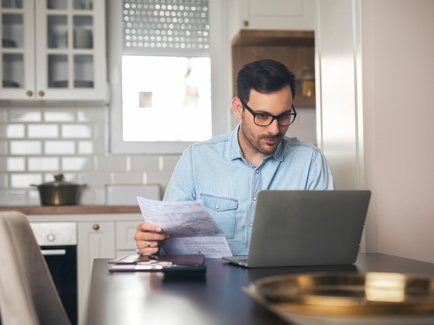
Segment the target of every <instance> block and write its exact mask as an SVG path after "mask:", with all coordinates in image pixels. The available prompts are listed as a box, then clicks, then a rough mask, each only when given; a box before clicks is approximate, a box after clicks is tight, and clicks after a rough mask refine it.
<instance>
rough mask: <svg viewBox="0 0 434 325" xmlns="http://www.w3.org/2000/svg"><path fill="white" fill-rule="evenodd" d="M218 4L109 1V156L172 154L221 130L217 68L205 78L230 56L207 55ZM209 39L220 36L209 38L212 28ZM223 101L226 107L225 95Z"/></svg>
mask: <svg viewBox="0 0 434 325" xmlns="http://www.w3.org/2000/svg"><path fill="white" fill-rule="evenodd" d="M219 2H220V0H117V1H114V3H115V4H112V3H111V2H110V5H111V7H110V12H111V19H112V20H113V21H114V22H117V23H115V24H113V26H111V28H110V34H109V42H110V51H109V54H110V69H111V72H110V75H111V86H112V88H111V89H112V96H111V105H110V106H111V107H110V109H111V114H110V115H111V130H110V132H111V137H110V138H111V151H112V152H114V153H117V152H119V153H160V154H164V153H179V152H181V151H182V150H183V149H184V148H185V147H187V146H188V145H189V144H191V143H192V142H197V141H203V140H206V139H208V138H210V137H211V136H212V135H213V134H217V132H218V130H225V129H226V127H225V126H224V125H225V121H227V120H228V119H227V114H228V111H229V114H230V110H229V109H227V110H226V112H223V114H222V113H216V112H213V110H212V107H213V106H215V105H217V104H218V102H219V101H212V100H211V99H212V98H213V97H214V96H212V95H214V94H213V91H212V89H217V88H216V86H217V85H216V83H218V81H217V80H224V79H222V77H220V78H218V75H219V74H220V75H221V76H223V75H224V70H223V73H222V72H217V78H216V76H215V74H216V73H214V75H213V74H212V71H214V72H215V71H216V69H215V68H214V69H213V65H216V64H221V62H223V61H224V59H225V55H226V56H228V55H229V53H227V54H225V55H223V56H221V54H220V53H218V51H219V50H213V46H212V41H211V37H210V35H211V28H212V23H213V22H214V23H215V22H217V21H219V16H220V17H221V16H222V15H221V12H222V10H221V4H218V3H219ZM212 3H213V4H212ZM119 11H121V13H119ZM213 13H214V14H213ZM212 33H214V34H213V35H214V39H220V40H221V39H223V38H224V37H222V36H220V37H216V35H217V33H218V28H216V31H214V30H213V31H212ZM217 36H218V35H217ZM227 44H229V43H228V42H227ZM220 47H221V46H220ZM215 48H218V47H215ZM227 49H228V50H227V52H229V45H228V46H227ZM220 51H221V50H220ZM216 54H218V55H216ZM219 62H220V63H219ZM228 70H229V69H228ZM226 80H228V79H226ZM212 82H214V83H215V85H214V86H213V87H212ZM226 89H227V94H230V92H229V89H228V87H223V88H222V90H220V93H223V92H224V91H226ZM224 98H226V100H227V102H226V103H225V107H229V106H228V105H229V102H230V97H229V96H228V95H225V97H224ZM222 126H223V127H222Z"/></svg>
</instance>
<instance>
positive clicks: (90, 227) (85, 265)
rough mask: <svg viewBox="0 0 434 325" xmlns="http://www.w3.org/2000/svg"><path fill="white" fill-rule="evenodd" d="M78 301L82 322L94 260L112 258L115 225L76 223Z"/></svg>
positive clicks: (107, 223) (104, 222)
mask: <svg viewBox="0 0 434 325" xmlns="http://www.w3.org/2000/svg"><path fill="white" fill-rule="evenodd" d="M77 252H78V253H77V254H78V288H79V290H78V297H79V298H78V301H79V306H78V310H79V313H78V314H79V319H81V320H83V316H84V312H85V307H86V305H87V295H88V290H89V281H90V274H91V271H92V264H93V260H94V259H95V258H114V257H115V256H116V248H115V223H114V222H108V221H103V222H101V221H96V222H79V223H78V247H77Z"/></svg>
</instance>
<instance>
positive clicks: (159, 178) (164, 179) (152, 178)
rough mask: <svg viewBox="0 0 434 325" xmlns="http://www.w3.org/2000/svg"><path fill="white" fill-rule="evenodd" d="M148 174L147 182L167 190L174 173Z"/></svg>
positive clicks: (169, 171)
mask: <svg viewBox="0 0 434 325" xmlns="http://www.w3.org/2000/svg"><path fill="white" fill-rule="evenodd" d="M146 174H147V182H148V183H149V184H160V185H161V186H162V187H163V188H164V189H165V188H166V187H167V184H168V183H169V180H170V177H171V176H172V171H171V170H168V171H162V172H149V173H146Z"/></svg>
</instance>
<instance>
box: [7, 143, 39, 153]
mask: <svg viewBox="0 0 434 325" xmlns="http://www.w3.org/2000/svg"><path fill="white" fill-rule="evenodd" d="M10 153H11V154H12V155H38V154H41V153H42V143H41V141H24V140H23V141H19V140H13V141H11V142H10Z"/></svg>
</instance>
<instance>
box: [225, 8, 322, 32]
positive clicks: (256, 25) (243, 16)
mask: <svg viewBox="0 0 434 325" xmlns="http://www.w3.org/2000/svg"><path fill="white" fill-rule="evenodd" d="M228 5H229V6H230V8H229V9H230V10H229V11H228V12H229V13H230V15H231V18H230V21H231V22H232V23H231V25H230V27H229V33H230V38H232V37H233V36H234V35H235V34H236V33H238V31H239V30H240V29H268V30H314V29H315V16H316V14H315V13H316V10H315V8H316V0H267V1H263V0H237V1H230V3H229V4H228Z"/></svg>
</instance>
